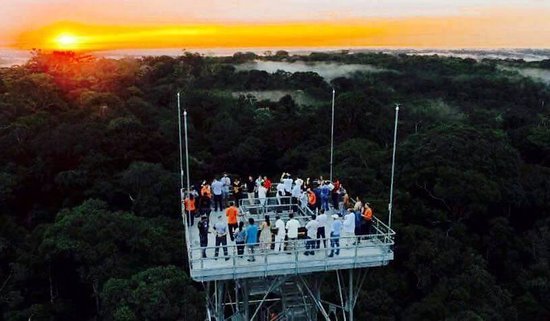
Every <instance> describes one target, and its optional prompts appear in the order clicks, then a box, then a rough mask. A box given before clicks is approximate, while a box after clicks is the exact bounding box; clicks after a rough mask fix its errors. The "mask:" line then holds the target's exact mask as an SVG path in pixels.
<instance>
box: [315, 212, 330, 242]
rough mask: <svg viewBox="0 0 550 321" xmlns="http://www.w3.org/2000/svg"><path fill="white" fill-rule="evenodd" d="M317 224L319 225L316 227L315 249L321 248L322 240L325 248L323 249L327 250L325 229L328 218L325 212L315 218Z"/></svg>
mask: <svg viewBox="0 0 550 321" xmlns="http://www.w3.org/2000/svg"><path fill="white" fill-rule="evenodd" d="M317 222H318V223H319V226H318V227H317V248H320V247H321V240H323V245H324V246H325V249H326V248H327V236H326V233H325V232H326V231H325V227H326V226H327V223H328V216H327V213H325V211H321V214H319V216H317Z"/></svg>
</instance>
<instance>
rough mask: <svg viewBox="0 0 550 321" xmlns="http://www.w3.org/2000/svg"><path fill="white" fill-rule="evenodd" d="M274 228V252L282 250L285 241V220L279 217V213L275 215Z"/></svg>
mask: <svg viewBox="0 0 550 321" xmlns="http://www.w3.org/2000/svg"><path fill="white" fill-rule="evenodd" d="M275 220H276V221H275V229H276V230H277V233H276V234H275V252H281V251H282V250H284V242H285V235H286V230H285V222H284V221H283V220H282V219H281V217H280V216H279V215H277V216H275Z"/></svg>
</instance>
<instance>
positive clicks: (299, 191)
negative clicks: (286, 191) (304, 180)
mask: <svg viewBox="0 0 550 321" xmlns="http://www.w3.org/2000/svg"><path fill="white" fill-rule="evenodd" d="M300 194H302V188H301V186H300V185H294V187H293V188H292V197H296V198H299V197H300Z"/></svg>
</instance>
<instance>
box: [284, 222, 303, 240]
mask: <svg viewBox="0 0 550 321" xmlns="http://www.w3.org/2000/svg"><path fill="white" fill-rule="evenodd" d="M299 227H300V222H298V220H297V219H295V218H291V219H290V220H289V221H288V222H286V229H287V231H288V232H287V235H288V238H290V239H295V238H298V228H299Z"/></svg>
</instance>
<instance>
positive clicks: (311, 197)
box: [307, 192, 317, 205]
mask: <svg viewBox="0 0 550 321" xmlns="http://www.w3.org/2000/svg"><path fill="white" fill-rule="evenodd" d="M308 194H309V195H308V196H307V202H308V203H309V205H315V203H317V196H315V193H313V192H309V193H308Z"/></svg>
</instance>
